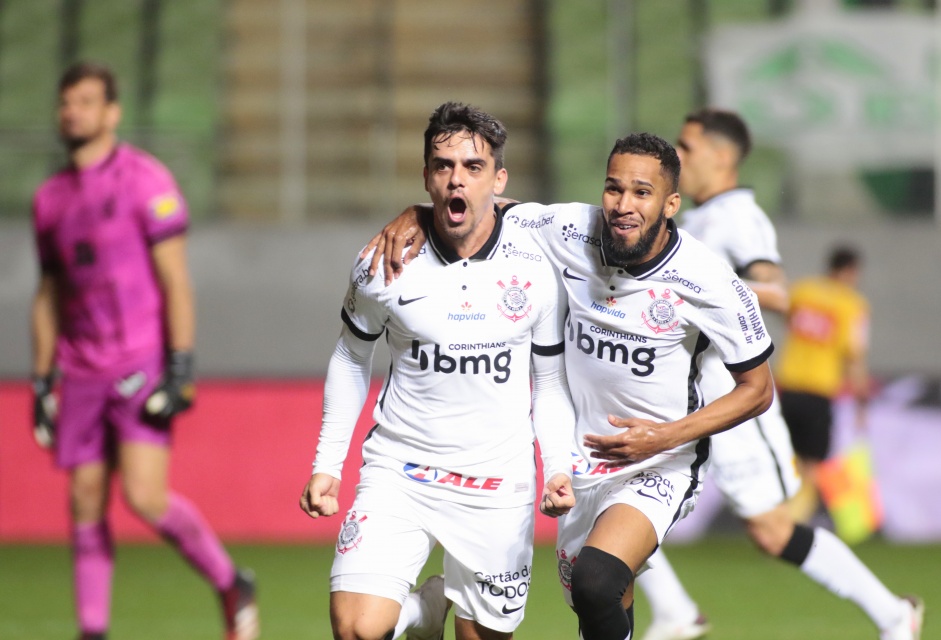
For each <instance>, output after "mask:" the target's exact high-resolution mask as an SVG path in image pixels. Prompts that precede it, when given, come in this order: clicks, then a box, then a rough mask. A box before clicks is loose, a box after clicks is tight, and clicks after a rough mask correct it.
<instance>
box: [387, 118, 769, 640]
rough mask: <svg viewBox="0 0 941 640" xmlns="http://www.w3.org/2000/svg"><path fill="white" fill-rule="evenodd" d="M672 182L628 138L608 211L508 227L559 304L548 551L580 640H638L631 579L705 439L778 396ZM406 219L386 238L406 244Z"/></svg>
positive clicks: (702, 453) (684, 493)
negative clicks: (707, 363) (562, 411)
mask: <svg viewBox="0 0 941 640" xmlns="http://www.w3.org/2000/svg"><path fill="white" fill-rule="evenodd" d="M679 173H680V161H679V158H678V157H677V154H676V152H675V151H674V149H673V147H672V146H670V145H669V143H667V142H666V141H664V140H662V139H660V138H658V137H656V136H652V135H649V134H635V135H631V136H628V137H626V138H622V139H620V140H618V141H617V142H616V143H615V146H614V148H613V150H612V151H611V154H610V156H609V158H608V167H607V178H606V180H605V185H604V193H603V197H602V203H603V207H601V208H599V207H593V206H590V205H583V204H568V205H552V206H549V207H545V206H543V205H538V204H524V205H518V206H515V207H513V208H508V209H507V213H505V216H504V218H505V220H506V221H507V224H514V225H517V226H519V227H520V228H524V229H528V230H530V231H531V232H532V233H533V234H534V236H536V237H537V238H538V239H539V240H540V244H541V245H542V246H543V247H544V249H545V250H546V252H547V253H548V254H549V256H550V257H551V258H552V260H553V262H554V263H555V265H556V266H557V268H559V269H561V271H562V276H563V282H564V284H565V288H566V292H567V294H568V304H569V318H568V320H567V322H566V339H567V341H568V344H567V345H566V349H565V361H566V371H567V374H568V381H569V387H570V389H571V392H572V398H573V401H574V403H575V413H576V419H577V422H576V436H577V437H576V442H575V443H574V444H575V448H576V450H575V451H573V454H572V455H573V460H574V461H575V463H574V473H575V477H574V478H573V485H574V487H575V492H576V493H575V495H576V498H577V499H578V503H577V504H576V505H575V507H574V508H573V509H572V511H571V512H569V513H568V514H567V515H565V516H563V517H562V518H560V520H559V533H558V540H557V545H556V546H557V554H558V567H559V577H560V580H561V582H562V585H563V587H564V591H563V592H564V594H565V598H566V600H567V602H568V604H569V605H571V606H572V607H573V608H574V609H575V612H576V614H577V615H578V620H579V627H580V631H581V635H582V637H583V638H584V640H623V639H624V638H630V637H631V635H632V632H633V580H634V576H635V575H637V574H638V573H639V572H640V571H641V569H642V568H644V567H645V565H646V563H647V560H648V558H649V557H650V556H651V554H652V553H653V552H654V550H655V549H657V547H658V546H659V545H660V543H661V542H662V541H663V539H664V537H665V536H666V535H667V532H668V531H669V530H670V528H671V527H672V526H673V524H675V523H676V522H677V521H678V520H679V519H681V518H683V517H684V516H686V514H688V513H689V512H690V511H691V510H692V508H693V506H694V504H695V500H696V497H697V496H698V494H699V491H700V489H701V480H702V475H703V473H704V471H705V467H706V464H707V461H708V457H709V438H708V436H710V435H711V434H714V433H718V432H720V431H723V430H725V429H729V428H731V427H733V426H735V425H736V424H738V423H740V422H742V421H743V420H747V419H748V418H751V417H753V416H755V415H758V414H759V413H761V412H762V411H764V410H765V409H766V408H767V406H768V403H770V401H771V398H772V395H773V392H772V382H771V372H770V369H769V367H768V364H767V358H768V357H769V356H770V354H771V351H772V349H773V347H772V345H771V341H770V337H769V336H768V333H767V331H766V330H765V328H764V325H763V322H762V320H761V314H760V312H759V311H758V304H757V300H756V299H755V297H754V294H753V293H752V292H751V291H750V290H749V289H748V287H747V286H746V285H745V284H744V283H743V282H742V281H741V280H740V279H739V278H738V277H737V276H736V275H735V274H734V273H733V272H732V271H731V270H730V269H729V267H728V265H727V264H726V263H725V262H723V261H722V260H720V259H719V258H717V257H716V256H715V255H714V254H713V253H712V252H710V251H709V250H708V249H707V248H706V247H705V246H703V245H702V244H701V243H699V242H697V241H696V240H695V239H693V238H692V237H690V236H689V235H688V234H685V233H682V232H680V231H678V230H677V228H676V225H675V224H674V222H673V220H672V217H673V215H674V214H676V212H677V210H678V209H679V205H680V196H679V194H678V193H677V183H678V180H679ZM411 215H413V214H412V213H411V212H407V214H406V215H405V216H403V217H402V219H401V220H403V221H404V222H403V227H402V229H401V232H399V231H396V230H394V229H390V227H395V226H396V223H392V225H389V226H387V228H386V230H387V235H391V236H392V237H394V238H397V239H399V241H401V239H402V238H410V237H411V236H412V235H413V233H412V231H411V229H410V227H409V222H408V219H409V217H410V216H411ZM415 251H416V249H415V248H414V246H413V248H412V250H411V254H414V253H415ZM391 254H392V255H400V253H399V249H398V248H393V249H392V250H391ZM410 268H411V267H410ZM406 273H408V271H407V270H406ZM746 318H747V321H746V325H745V326H744V328H743V326H742V320H743V319H746ZM709 345H715V348H716V349H717V351H718V352H719V353H720V354H721V360H722V362H724V363H725V365H724V366H725V369H727V371H728V372H729V373H725V374H724V377H722V378H721V379H720V380H721V381H722V382H724V383H725V385H726V386H725V393H724V394H722V395H721V397H719V396H713V397H712V398H710V400H712V401H711V402H707V400H706V398H705V396H704V393H703V386H704V385H705V380H704V378H703V375H704V372H703V371H702V370H701V368H700V365H701V362H702V355H703V352H704V350H705V349H706V348H707V347H708V346H709ZM715 384H716V383H713V384H712V386H713V388H714V387H715ZM612 414H618V415H621V416H629V417H626V418H619V417H614V415H612Z"/></svg>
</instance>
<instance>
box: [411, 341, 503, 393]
mask: <svg viewBox="0 0 941 640" xmlns="http://www.w3.org/2000/svg"><path fill="white" fill-rule="evenodd" d="M429 349H430V350H431V354H429V353H428V351H429ZM410 353H411V356H412V358H414V359H415V360H418V368H419V369H421V370H422V371H428V370H429V369H431V370H432V371H434V372H435V373H444V374H450V373H460V374H466V375H477V374H480V375H490V374H491V373H493V381H494V382H496V383H497V384H503V383H504V382H506V381H507V380H509V379H510V362H511V360H512V356H511V354H510V349H509V347H508V348H506V349H504V350H503V351H500V352H499V353H496V354H494V355H493V356H492V357H491V356H490V354H487V353H480V354H476V355H462V356H459V357H455V356H449V355H447V354H446V353H442V352H441V345H440V344H434V345H428V346H425V347H422V345H421V343H419V342H418V340H412V349H411V352H410Z"/></svg>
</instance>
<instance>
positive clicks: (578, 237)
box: [562, 224, 601, 247]
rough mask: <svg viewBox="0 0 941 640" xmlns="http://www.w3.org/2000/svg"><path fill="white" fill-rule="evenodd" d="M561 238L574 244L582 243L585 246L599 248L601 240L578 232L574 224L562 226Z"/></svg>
mask: <svg viewBox="0 0 941 640" xmlns="http://www.w3.org/2000/svg"><path fill="white" fill-rule="evenodd" d="M562 238H563V239H564V240H565V241H566V242H568V241H569V240H572V241H574V242H584V243H585V244H590V245H593V246H595V247H600V246H601V239H600V238H596V237H594V236H590V235H588V234H585V233H582V232H580V231H579V230H578V229H577V228H576V227H575V225H574V224H564V225H562Z"/></svg>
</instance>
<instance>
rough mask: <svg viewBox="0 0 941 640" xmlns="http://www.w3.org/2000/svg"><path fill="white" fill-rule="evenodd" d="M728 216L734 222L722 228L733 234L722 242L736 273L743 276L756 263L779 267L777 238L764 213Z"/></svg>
mask: <svg viewBox="0 0 941 640" xmlns="http://www.w3.org/2000/svg"><path fill="white" fill-rule="evenodd" d="M729 213H731V214H732V217H733V220H730V221H729V223H728V225H727V226H726V227H725V228H726V229H728V230H729V231H730V232H732V233H730V234H729V235H727V236H726V238H725V243H726V251H727V253H728V258H729V260H730V261H731V263H732V268H733V269H735V271H736V272H737V273H744V271H745V270H747V269H748V267H749V266H751V265H752V264H754V263H755V262H773V263H774V264H780V263H781V254H780V253H778V238H777V234H776V233H775V231H774V227H773V226H772V225H771V222H770V221H769V220H768V219H767V216H765V215H764V212H762V211H761V210H760V209H757V208H756V209H755V210H754V211H752V212H745V211H741V210H739V211H735V212H729ZM746 213H750V215H746Z"/></svg>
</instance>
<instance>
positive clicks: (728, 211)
mask: <svg viewBox="0 0 941 640" xmlns="http://www.w3.org/2000/svg"><path fill="white" fill-rule="evenodd" d="M682 229H683V230H684V231H686V232H688V233H689V234H690V235H692V236H693V237H695V238H696V239H697V240H699V241H701V242H702V243H703V244H705V245H706V246H707V247H708V248H709V249H711V250H712V251H713V252H715V253H716V254H717V255H719V256H720V257H721V258H723V259H724V260H725V261H726V262H728V263H729V265H730V266H731V267H732V268H733V269H734V270H735V271H736V273H739V274H744V273H745V272H746V271H747V269H748V267H749V266H751V265H752V264H753V263H755V262H759V261H767V262H773V263H775V264H780V263H781V255H780V254H779V253H778V246H777V235H776V233H775V231H774V226H773V225H772V224H771V221H770V220H769V219H768V216H767V215H765V212H764V211H762V209H761V207H759V206H758V203H756V202H755V195H754V192H752V190H751V189H742V188H738V189H732V190H730V191H726V192H724V193H720V194H719V195H717V196H715V197H713V198H711V199H709V200H707V201H706V202H704V203H703V204H702V205H700V206H699V207H697V208H695V209H691V210H689V211H687V212H685V213H684V214H683V218H682ZM703 372H704V374H705V380H706V384H705V385H704V391H705V395H706V401H707V402H709V401H712V400H714V399H716V398H718V397H719V396H721V395H723V394H725V393H728V391H729V390H730V389H731V388H732V386H733V384H734V382H733V380H732V378H731V376H729V375H728V373H727V372H726V371H725V370H724V368H723V366H722V362H721V360H720V358H719V355H718V354H717V353H716V352H715V350H714V349H708V350H707V351H706V354H705V357H704V360H703ZM712 453H713V456H712V465H713V466H712V473H713V474H714V476H715V479H716V482H717V484H718V486H719V488H720V489H721V491H722V493H723V494H724V495H725V497H726V499H727V500H728V501H729V503H730V504H731V506H732V509H733V511H735V513H736V514H738V515H739V516H741V517H751V516H754V515H756V514H759V513H765V512H767V511H769V510H770V509H772V508H774V507H775V506H776V505H777V504H780V503H781V502H782V501H784V500H786V499H787V498H789V497H790V496H792V495H794V493H795V492H796V491H797V489H798V488H799V486H800V478H799V476H798V475H797V472H796V469H795V466H794V452H793V449H792V447H791V442H790V433H789V432H788V430H787V425H786V424H785V422H784V418H783V417H782V416H781V409H780V405H779V403H778V401H777V397H775V400H774V402H773V403H772V405H771V407H770V408H769V409H768V410H767V411H766V412H765V413H763V414H762V415H760V416H758V417H757V418H755V419H753V420H748V421H746V422H744V423H743V424H741V425H739V426H737V427H736V428H735V429H732V430H730V431H726V432H724V433H720V434H717V435H716V437H715V439H714V440H713V450H712Z"/></svg>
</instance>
